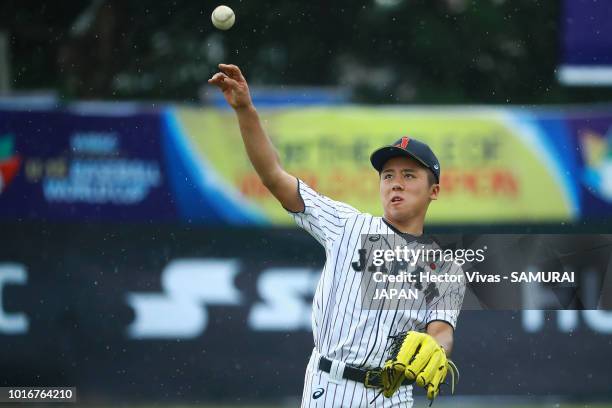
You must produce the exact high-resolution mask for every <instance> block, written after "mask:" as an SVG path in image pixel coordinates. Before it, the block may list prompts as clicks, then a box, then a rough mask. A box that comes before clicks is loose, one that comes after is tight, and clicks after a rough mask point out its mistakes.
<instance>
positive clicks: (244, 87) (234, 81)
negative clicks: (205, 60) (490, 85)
mask: <svg viewBox="0 0 612 408" xmlns="http://www.w3.org/2000/svg"><path fill="white" fill-rule="evenodd" d="M219 71H220V72H217V73H216V74H215V75H213V76H212V78H210V79H209V80H208V83H209V84H211V85H215V86H216V87H218V88H219V89H221V91H222V92H223V96H224V97H225V100H226V101H227V103H228V104H229V105H230V106H231V107H232V108H234V109H235V110H238V109H244V108H248V107H250V106H252V105H253V102H252V101H251V94H250V93H249V85H248V84H247V81H246V79H244V76H243V75H242V72H240V68H238V67H237V66H236V65H230V64H219Z"/></svg>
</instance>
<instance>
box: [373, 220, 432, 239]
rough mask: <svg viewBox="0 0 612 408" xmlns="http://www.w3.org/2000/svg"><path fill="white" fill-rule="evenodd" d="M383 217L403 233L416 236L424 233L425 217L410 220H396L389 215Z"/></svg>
mask: <svg viewBox="0 0 612 408" xmlns="http://www.w3.org/2000/svg"><path fill="white" fill-rule="evenodd" d="M383 219H384V220H385V221H386V222H387V223H388V224H390V225H391V226H393V227H394V228H395V229H396V230H397V231H396V232H400V233H402V234H410V235H414V236H415V237H418V236H421V235H423V224H424V219H420V218H411V219H408V220H401V221H400V220H395V219H393V218H391V217H389V216H387V215H385V216H384V217H383Z"/></svg>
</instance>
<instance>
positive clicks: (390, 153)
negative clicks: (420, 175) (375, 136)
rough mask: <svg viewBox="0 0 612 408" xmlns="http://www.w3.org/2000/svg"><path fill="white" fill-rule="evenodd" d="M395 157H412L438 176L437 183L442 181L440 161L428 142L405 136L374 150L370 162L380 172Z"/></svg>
mask: <svg viewBox="0 0 612 408" xmlns="http://www.w3.org/2000/svg"><path fill="white" fill-rule="evenodd" d="M393 157H412V158H413V159H415V160H416V161H418V162H419V163H421V164H422V165H423V166H425V167H427V168H428V169H429V170H430V171H431V172H432V173H433V175H434V177H435V178H436V183H440V162H439V161H438V158H437V157H436V155H435V154H434V152H433V151H432V150H431V148H430V147H429V146H428V145H427V144H426V143H423V142H421V141H419V140H416V139H412V138H409V137H407V136H404V137H402V138H401V139H399V140H397V141H396V142H395V143H393V144H392V145H389V146H384V147H381V148H380V149H378V150H376V151H374V153H372V155H371V156H370V162H372V166H374V168H375V169H376V170H378V172H379V173H380V172H381V171H382V169H383V166H384V164H385V163H386V162H387V160H389V159H392V158H393Z"/></svg>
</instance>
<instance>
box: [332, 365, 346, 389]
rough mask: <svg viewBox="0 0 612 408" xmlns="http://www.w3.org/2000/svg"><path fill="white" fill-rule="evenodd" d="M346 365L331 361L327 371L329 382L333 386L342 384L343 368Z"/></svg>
mask: <svg viewBox="0 0 612 408" xmlns="http://www.w3.org/2000/svg"><path fill="white" fill-rule="evenodd" d="M345 367H346V363H343V362H342V361H339V360H332V365H331V370H329V382H331V383H334V384H342V379H343V377H342V376H343V375H344V368H345Z"/></svg>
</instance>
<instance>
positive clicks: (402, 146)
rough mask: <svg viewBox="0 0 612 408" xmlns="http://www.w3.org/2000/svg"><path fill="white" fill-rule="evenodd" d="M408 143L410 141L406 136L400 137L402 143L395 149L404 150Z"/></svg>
mask: <svg viewBox="0 0 612 408" xmlns="http://www.w3.org/2000/svg"><path fill="white" fill-rule="evenodd" d="M409 141H410V138H409V137H407V136H404V137H402V141H401V142H400V143H398V144H396V145H395V147H401V148H402V149H404V150H406V146H408V142H409Z"/></svg>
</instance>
